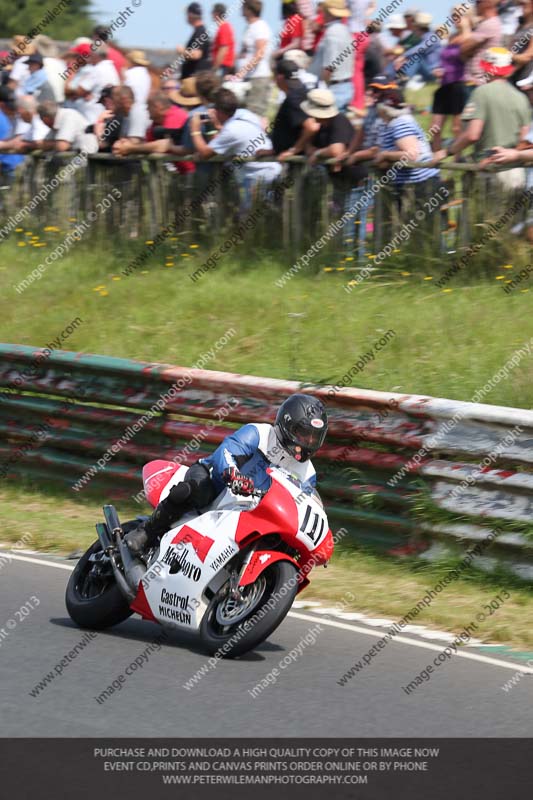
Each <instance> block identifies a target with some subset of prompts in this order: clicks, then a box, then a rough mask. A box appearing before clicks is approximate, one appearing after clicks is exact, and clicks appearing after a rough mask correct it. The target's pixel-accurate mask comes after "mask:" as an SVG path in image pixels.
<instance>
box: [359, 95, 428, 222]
mask: <svg viewBox="0 0 533 800" xmlns="http://www.w3.org/2000/svg"><path fill="white" fill-rule="evenodd" d="M377 110H378V114H379V116H380V118H381V119H382V120H383V122H384V125H383V127H382V129H381V132H380V137H379V146H380V150H379V152H378V153H377V155H376V160H375V163H376V166H377V167H378V168H380V169H389V168H390V167H391V165H392V164H395V163H397V162H399V161H401V160H402V159H406V160H408V161H412V162H417V163H424V162H427V166H422V167H401V168H398V169H396V172H395V175H394V179H393V183H394V194H395V201H396V203H397V205H398V208H399V209H400V211H401V210H403V207H404V205H405V204H406V202H407V189H408V188H411V189H412V191H413V192H414V198H415V206H416V208H417V210H422V211H424V202H426V201H427V200H428V199H429V198H430V197H432V195H433V194H434V193H435V191H436V189H437V186H438V178H439V170H438V169H435V167H434V166H433V164H432V162H433V154H432V152H431V148H430V146H429V143H428V140H427V137H426V135H425V133H424V131H423V130H422V128H421V127H420V125H419V124H418V123H417V122H416V121H415V119H414V118H413V116H412V115H411V111H410V109H409V107H408V106H407V105H406V103H405V101H404V96H403V93H402V92H401V90H400V89H387V90H386V91H384V92H383V94H382V96H381V97H380V98H379V103H378V105H377Z"/></svg>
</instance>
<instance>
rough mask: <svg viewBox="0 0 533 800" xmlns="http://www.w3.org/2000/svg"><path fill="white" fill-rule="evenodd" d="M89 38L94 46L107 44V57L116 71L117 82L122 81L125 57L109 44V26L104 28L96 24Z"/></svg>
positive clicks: (125, 64) (125, 65) (125, 63)
mask: <svg viewBox="0 0 533 800" xmlns="http://www.w3.org/2000/svg"><path fill="white" fill-rule="evenodd" d="M91 38H92V40H93V42H94V44H95V46H96V47H99V46H100V45H102V44H105V45H107V57H108V58H109V60H110V61H111V62H112V63H113V66H114V67H115V69H116V71H117V75H118V77H119V79H120V80H119V83H121V82H122V78H123V77H124V71H125V69H126V67H127V62H126V58H125V56H124V55H123V53H121V52H120V50H117V48H116V47H113V46H112V45H110V44H109V39H110V38H111V36H110V34H109V28H106V26H105V25H97V26H96V28H94V30H93V32H92V34H91Z"/></svg>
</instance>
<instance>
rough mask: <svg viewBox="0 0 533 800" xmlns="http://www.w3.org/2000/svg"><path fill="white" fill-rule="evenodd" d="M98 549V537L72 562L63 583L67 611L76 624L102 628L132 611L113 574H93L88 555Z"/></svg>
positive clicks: (99, 548)
mask: <svg viewBox="0 0 533 800" xmlns="http://www.w3.org/2000/svg"><path fill="white" fill-rule="evenodd" d="M101 550H102V546H101V544H100V542H99V541H96V542H95V543H94V544H93V545H91V547H89V549H88V550H87V552H86V553H85V554H84V555H83V556H82V557H81V558H80V560H79V561H78V563H77V564H76V566H75V568H74V571H73V572H72V574H71V576H70V579H69V582H68V584H67V590H66V593H65V603H66V606H67V611H68V613H69V616H70V618H71V619H72V620H73V621H74V622H75V623H76V624H77V625H79V626H80V628H91V629H94V630H103V629H104V628H110V627H111V626H112V625H118V624H119V623H120V622H124V620H126V619H128V617H130V616H131V615H132V614H133V611H132V610H131V608H130V607H129V604H128V601H127V600H126V598H125V597H124V595H123V594H122V592H121V591H120V589H119V588H118V586H117V584H116V582H115V579H114V577H113V576H112V575H109V576H107V575H106V576H102V577H98V576H96V575H95V574H94V564H93V563H92V562H91V561H90V560H89V559H90V557H91V555H93V554H95V553H98V552H101Z"/></svg>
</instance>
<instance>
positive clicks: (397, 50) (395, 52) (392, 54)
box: [385, 14, 407, 81]
mask: <svg viewBox="0 0 533 800" xmlns="http://www.w3.org/2000/svg"><path fill="white" fill-rule="evenodd" d="M385 29H386V30H387V31H388V32H389V35H390V36H392V37H394V39H396V42H394V43H393V44H392V47H388V48H386V50H385V56H386V58H387V61H388V63H387V66H386V67H385V72H386V73H387V76H388V77H389V78H390V80H393V81H395V80H396V68H395V66H394V61H395V59H397V58H399V57H400V56H401V55H403V53H404V52H405V48H404V47H403V46H402V44H401V41H402V39H403V40H405V39H406V31H407V25H406V24H405V19H404V18H403V16H402V15H401V14H391V16H390V18H389V21H388V22H387V24H386V26H385Z"/></svg>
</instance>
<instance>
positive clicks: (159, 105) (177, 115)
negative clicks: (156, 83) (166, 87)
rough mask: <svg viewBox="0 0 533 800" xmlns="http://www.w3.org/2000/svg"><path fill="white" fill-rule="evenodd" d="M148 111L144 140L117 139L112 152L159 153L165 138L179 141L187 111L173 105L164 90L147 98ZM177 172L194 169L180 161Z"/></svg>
mask: <svg viewBox="0 0 533 800" xmlns="http://www.w3.org/2000/svg"><path fill="white" fill-rule="evenodd" d="M148 111H149V113H150V119H151V125H150V126H149V127H148V130H147V131H146V137H145V138H146V141H145V142H140V143H135V142H133V141H131V140H130V139H119V140H118V142H115V144H114V145H113V153H115V155H118V156H126V155H129V154H131V153H161V152H165V142H164V141H163V140H165V139H171V140H172V141H174V142H175V143H176V144H177V143H179V140H180V138H181V134H182V131H183V126H184V125H185V123H186V122H187V112H186V111H184V110H183V109H182V108H180V107H179V106H177V105H174V104H173V103H172V102H171V100H170V98H169V97H167V95H166V94H165V93H164V92H156V93H155V94H152V95H150V97H149V99H148ZM178 171H179V172H182V173H184V172H192V171H194V164H191V163H190V162H182V163H180V164H179V165H178Z"/></svg>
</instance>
